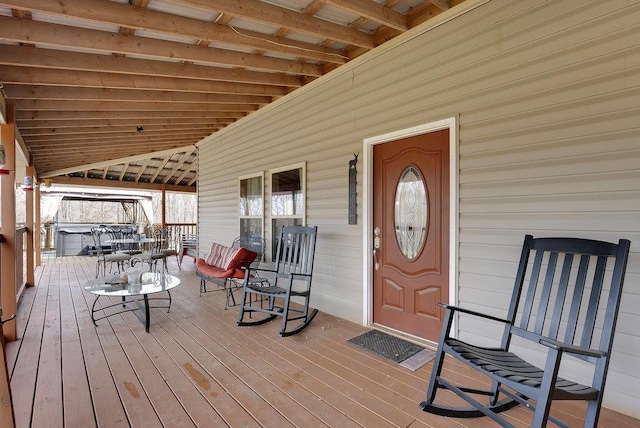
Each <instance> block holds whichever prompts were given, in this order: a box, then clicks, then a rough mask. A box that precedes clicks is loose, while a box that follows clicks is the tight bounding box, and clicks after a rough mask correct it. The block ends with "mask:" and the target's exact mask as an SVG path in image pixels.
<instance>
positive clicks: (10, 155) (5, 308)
mask: <svg viewBox="0 0 640 428" xmlns="http://www.w3.org/2000/svg"><path fill="white" fill-rule="evenodd" d="M15 117H16V114H15V107H14V105H13V104H8V105H7V124H6V125H0V142H2V145H3V146H4V150H5V157H6V163H5V167H4V168H5V169H7V170H9V171H10V172H9V174H3V175H0V194H2V208H1V210H2V211H1V212H2V222H1V223H0V227H1V228H2V236H3V238H4V240H3V242H2V256H1V257H0V269H2V276H0V306H2V313H3V319H7V318H9V317H11V316H12V315H13V314H15V313H16V261H15V258H16V193H15V192H16V172H15V169H16V133H15V125H16V123H15V121H16V119H15ZM21 257H22V255H21ZM2 329H3V331H4V337H5V338H6V340H7V341H13V340H16V338H17V326H16V320H15V318H14V319H13V320H11V321H9V322H7V323H6V324H4V325H3V326H2Z"/></svg>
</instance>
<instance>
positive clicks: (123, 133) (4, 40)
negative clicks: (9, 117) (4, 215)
mask: <svg viewBox="0 0 640 428" xmlns="http://www.w3.org/2000/svg"><path fill="white" fill-rule="evenodd" d="M464 1H465V0H386V1H382V2H380V1H377V0H286V1H285V0H268V1H263V0H129V1H128V2H121V1H108V0H64V1H51V0H0V28H2V30H1V31H0V84H1V85H2V94H4V95H6V102H7V103H10V104H12V105H13V106H14V107H15V112H16V113H15V118H16V125H17V127H18V131H17V132H18V135H20V138H21V141H23V144H24V146H25V148H26V149H28V151H29V153H30V154H31V155H32V157H33V161H34V167H35V170H36V174H37V175H39V176H46V177H48V179H57V178H59V179H60V180H62V181H66V182H68V183H71V182H76V183H77V182H82V183H94V182H96V181H100V180H105V181H114V182H119V183H125V184H131V183H136V184H138V183H139V184H145V185H148V186H155V185H167V186H171V187H172V188H185V189H187V190H190V189H192V188H193V186H195V185H196V183H197V150H195V146H194V145H195V144H196V143H198V142H199V141H200V140H202V139H203V138H206V137H209V136H210V135H211V134H213V133H215V132H217V131H218V130H220V129H222V128H224V127H225V126H227V125H229V124H231V123H233V122H235V121H237V120H238V119H241V118H243V117H246V116H247V115H250V114H252V113H253V112H255V111H257V110H259V109H261V108H263V107H264V106H266V105H268V104H270V103H272V102H273V101H275V100H278V99H279V98H281V97H284V96H287V95H288V94H290V93H291V92H292V91H295V90H297V89H298V88H301V87H302V86H304V85H305V84H307V83H309V82H311V81H313V80H314V79H317V78H319V77H321V76H323V75H324V74H326V73H328V72H329V71H331V70H333V69H335V68H337V67H340V66H342V65H343V64H346V63H348V62H349V61H350V60H352V59H353V58H356V57H358V56H360V55H362V54H364V53H366V52H367V51H369V50H371V49H373V48H375V47H377V46H378V45H380V44H382V43H385V42H386V41H387V40H391V39H393V37H395V36H397V35H398V34H401V33H403V32H405V31H407V30H409V29H410V28H412V27H414V26H415V25H418V24H420V23H422V22H424V21H426V20H428V19H431V18H432V17H434V16H437V15H438V14H441V13H446V11H447V10H448V9H450V8H453V7H455V6H456V5H458V4H460V3H462V2H464ZM0 98H1V97H0ZM3 102H4V99H3ZM1 109H2V104H0V110H1ZM185 147H186V148H188V149H185Z"/></svg>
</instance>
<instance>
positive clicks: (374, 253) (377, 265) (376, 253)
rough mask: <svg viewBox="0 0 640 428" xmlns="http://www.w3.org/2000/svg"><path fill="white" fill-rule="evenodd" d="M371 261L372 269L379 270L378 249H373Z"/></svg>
mask: <svg viewBox="0 0 640 428" xmlns="http://www.w3.org/2000/svg"><path fill="white" fill-rule="evenodd" d="M373 261H374V267H375V269H376V270H378V269H380V263H378V249H377V248H374V249H373Z"/></svg>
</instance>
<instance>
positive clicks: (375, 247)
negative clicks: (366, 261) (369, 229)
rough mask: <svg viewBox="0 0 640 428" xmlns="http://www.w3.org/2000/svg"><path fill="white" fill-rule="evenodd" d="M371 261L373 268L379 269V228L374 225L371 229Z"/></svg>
mask: <svg viewBox="0 0 640 428" xmlns="http://www.w3.org/2000/svg"><path fill="white" fill-rule="evenodd" d="M373 235H374V238H373V261H374V263H375V265H374V267H375V270H379V269H380V263H378V249H379V248H380V228H379V227H376V228H375V229H374V230H373Z"/></svg>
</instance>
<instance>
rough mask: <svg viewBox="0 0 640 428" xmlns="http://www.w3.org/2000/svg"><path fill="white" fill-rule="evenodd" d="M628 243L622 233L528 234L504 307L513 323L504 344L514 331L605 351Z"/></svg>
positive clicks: (526, 335) (608, 343) (617, 303)
mask: <svg viewBox="0 0 640 428" xmlns="http://www.w3.org/2000/svg"><path fill="white" fill-rule="evenodd" d="M629 246H630V243H629V241H628V240H625V239H621V240H620V241H619V242H618V244H612V243H607V242H602V241H594V240H586V239H577V238H537V239H533V238H532V237H531V236H529V235H528V236H527V237H526V238H525V245H524V248H523V253H522V257H521V260H520V265H519V267H518V275H517V281H516V285H515V288H514V292H513V295H512V299H511V304H510V307H509V313H508V319H510V320H511V321H513V325H514V326H515V327H512V328H509V327H507V330H505V336H504V337H503V345H505V346H506V344H508V343H509V340H510V337H509V334H510V333H514V334H517V335H520V336H524V337H529V338H531V337H532V336H540V337H546V338H550V339H553V340H558V341H561V342H564V343H567V344H572V345H579V346H582V347H589V348H593V349H599V350H601V351H606V352H609V351H610V350H611V342H612V340H611V339H612V337H613V330H614V329H615V320H616V315H617V312H618V308H619V305H620V297H621V292H622V282H623V280H624V271H625V268H626V262H627V258H628V252H629ZM530 259H533V262H531V263H530V262H529V260H530ZM598 335H600V341H599V343H593V342H594V338H597V337H598ZM576 341H578V343H575V342H576Z"/></svg>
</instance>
